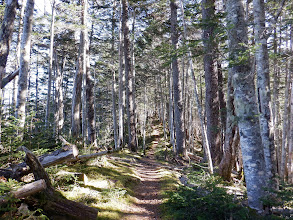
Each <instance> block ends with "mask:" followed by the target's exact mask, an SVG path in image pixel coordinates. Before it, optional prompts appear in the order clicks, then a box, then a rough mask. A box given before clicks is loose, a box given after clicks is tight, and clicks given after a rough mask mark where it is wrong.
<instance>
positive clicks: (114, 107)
mask: <svg viewBox="0 0 293 220" xmlns="http://www.w3.org/2000/svg"><path fill="white" fill-rule="evenodd" d="M114 4H115V5H114V6H113V12H112V57H113V61H112V62H113V67H114V63H115V60H114V58H115V7H116V3H114ZM112 72H113V77H112V116H113V130H114V145H115V149H118V147H119V145H118V134H117V129H118V128H117V113H116V92H117V91H116V77H115V70H113V71H112Z"/></svg>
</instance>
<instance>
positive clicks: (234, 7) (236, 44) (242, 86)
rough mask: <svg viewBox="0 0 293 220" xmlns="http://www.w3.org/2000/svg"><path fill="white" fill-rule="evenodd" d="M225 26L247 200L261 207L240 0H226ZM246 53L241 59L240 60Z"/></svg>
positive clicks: (260, 157)
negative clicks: (226, 28)
mask: <svg viewBox="0 0 293 220" xmlns="http://www.w3.org/2000/svg"><path fill="white" fill-rule="evenodd" d="M226 13H227V27H229V28H228V48H229V57H230V58H229V59H230V68H231V70H230V71H232V72H231V74H232V75H233V78H232V85H233V88H234V106H235V113H236V116H237V119H238V120H237V121H238V127H239V134H240V146H241V151H242V158H243V166H244V175H245V180H246V188H247V196H248V204H249V206H250V207H251V208H253V209H256V210H258V211H262V210H263V207H262V202H261V198H262V197H263V196H264V190H263V187H264V185H265V182H264V179H265V176H266V174H265V162H264V154H263V148H262V140H261V133H260V125H259V117H258V113H259V112H258V106H257V100H256V94H255V84H254V74H253V72H252V70H251V61H250V57H249V54H248V53H247V50H248V48H247V47H246V45H247V43H248V35H247V24H246V22H245V19H244V8H243V4H242V1H241V0H227V2H226ZM243 54H247V55H246V56H247V57H246V59H245V60H241V57H242V56H243Z"/></svg>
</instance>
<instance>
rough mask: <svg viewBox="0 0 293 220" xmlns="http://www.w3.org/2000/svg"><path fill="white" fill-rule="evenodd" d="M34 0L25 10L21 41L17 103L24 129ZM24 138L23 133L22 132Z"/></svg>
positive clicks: (28, 2)
mask: <svg viewBox="0 0 293 220" xmlns="http://www.w3.org/2000/svg"><path fill="white" fill-rule="evenodd" d="M34 4H35V1H34V0H28V1H27V4H26V8H25V17H24V25H23V34H22V39H21V55H20V71H19V80H18V93H17V103H16V117H17V118H18V119H19V126H20V128H21V129H23V128H24V124H25V105H26V96H27V80H28V77H27V76H28V71H29V62H30V48H31V33H32V20H33V12H34ZM20 134H21V136H23V132H22V131H21V132H20Z"/></svg>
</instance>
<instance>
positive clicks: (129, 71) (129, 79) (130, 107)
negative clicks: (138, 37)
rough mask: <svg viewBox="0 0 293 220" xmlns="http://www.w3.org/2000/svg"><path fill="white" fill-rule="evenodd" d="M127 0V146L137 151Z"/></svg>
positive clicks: (124, 15)
mask: <svg viewBox="0 0 293 220" xmlns="http://www.w3.org/2000/svg"><path fill="white" fill-rule="evenodd" d="M127 4H128V3H127V0H122V26H123V35H124V62H125V82H126V91H127V92H126V95H127V97H128V99H127V106H128V108H127V109H128V120H129V127H130V129H129V134H128V135H129V141H128V147H129V149H130V150H131V151H137V141H136V125H135V124H136V123H135V109H134V101H133V98H134V94H133V72H132V69H131V68H132V67H131V56H130V41H129V28H128V25H127V21H128V5H127Z"/></svg>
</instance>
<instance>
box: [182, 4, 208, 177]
mask: <svg viewBox="0 0 293 220" xmlns="http://www.w3.org/2000/svg"><path fill="white" fill-rule="evenodd" d="M181 11H182V14H183V15H184V7H183V2H182V0H181ZM183 28H184V32H183V33H184V38H185V39H186V36H187V33H186V32H187V31H186V23H185V18H184V17H183ZM188 62H189V70H190V74H191V77H192V80H193V84H194V96H195V101H196V104H197V113H198V117H199V120H200V125H201V136H202V143H203V148H204V152H205V155H206V157H207V160H208V166H209V171H210V173H213V172H214V168H213V163H212V158H211V152H210V145H209V140H208V138H207V133H206V128H205V123H204V117H203V114H202V107H201V106H202V104H201V101H200V99H199V95H198V89H197V82H196V78H195V74H194V69H193V61H192V54H191V50H190V48H188ZM200 78H201V77H200ZM200 84H201V83H200Z"/></svg>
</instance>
